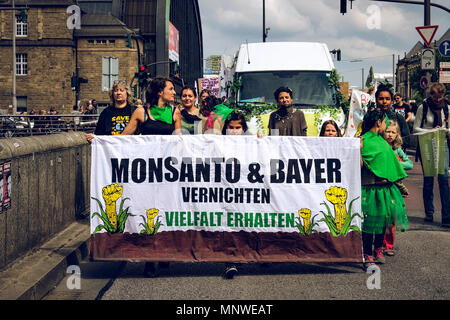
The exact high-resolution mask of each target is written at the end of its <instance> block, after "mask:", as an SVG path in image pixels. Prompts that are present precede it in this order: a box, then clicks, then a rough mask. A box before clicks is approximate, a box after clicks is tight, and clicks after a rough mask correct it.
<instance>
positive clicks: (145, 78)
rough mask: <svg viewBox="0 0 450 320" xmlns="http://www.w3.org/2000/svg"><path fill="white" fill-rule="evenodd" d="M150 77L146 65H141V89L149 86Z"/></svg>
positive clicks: (139, 78) (139, 73)
mask: <svg viewBox="0 0 450 320" xmlns="http://www.w3.org/2000/svg"><path fill="white" fill-rule="evenodd" d="M148 76H149V74H148V70H147V67H146V66H145V65H141V66H140V67H139V71H138V73H137V78H138V83H139V87H141V88H145V87H146V86H147V84H148Z"/></svg>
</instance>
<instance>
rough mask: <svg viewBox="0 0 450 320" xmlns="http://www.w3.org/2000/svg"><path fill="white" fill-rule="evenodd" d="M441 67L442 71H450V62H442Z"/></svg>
mask: <svg viewBox="0 0 450 320" xmlns="http://www.w3.org/2000/svg"><path fill="white" fill-rule="evenodd" d="M439 67H440V68H441V69H450V62H441V63H440V65H439Z"/></svg>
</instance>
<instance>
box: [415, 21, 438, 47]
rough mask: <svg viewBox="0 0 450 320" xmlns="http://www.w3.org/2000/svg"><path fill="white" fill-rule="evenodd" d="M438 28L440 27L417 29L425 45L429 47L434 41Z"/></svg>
mask: <svg viewBox="0 0 450 320" xmlns="http://www.w3.org/2000/svg"><path fill="white" fill-rule="evenodd" d="M438 28H439V26H423V27H416V30H417V32H418V33H419V34H420V36H421V37H422V39H423V41H424V42H425V45H426V46H427V47H429V46H430V44H431V41H433V38H434V35H435V34H436V31H437V29H438Z"/></svg>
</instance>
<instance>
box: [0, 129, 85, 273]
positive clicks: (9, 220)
mask: <svg viewBox="0 0 450 320" xmlns="http://www.w3.org/2000/svg"><path fill="white" fill-rule="evenodd" d="M90 160H91V148H90V145H88V144H87V142H86V139H85V137H84V133H82V132H69V133H62V134H55V135H48V136H39V137H26V138H12V139H1V140H0V164H4V163H10V164H11V182H10V187H9V189H10V190H9V192H10V198H11V202H10V204H11V206H10V208H9V209H6V210H5V209H3V210H2V212H0V270H1V269H3V268H5V267H6V266H7V265H9V264H10V263H12V262H14V261H15V260H16V259H18V258H20V257H21V256H23V255H25V254H26V253H27V252H29V250H32V249H33V248H35V247H37V246H39V245H41V244H42V243H44V242H45V241H47V240H49V239H50V238H51V237H52V236H54V235H55V234H57V233H58V232H59V231H61V230H63V229H64V228H66V227H67V226H68V225H69V224H70V223H72V222H74V221H75V220H76V219H77V217H79V216H80V215H81V214H83V213H85V212H87V211H88V208H89V201H90V200H89V196H90Z"/></svg>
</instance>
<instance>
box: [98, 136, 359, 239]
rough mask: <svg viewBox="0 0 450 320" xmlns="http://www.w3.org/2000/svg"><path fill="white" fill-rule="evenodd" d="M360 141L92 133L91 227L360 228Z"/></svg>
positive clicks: (147, 230) (143, 230)
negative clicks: (101, 134) (93, 134)
mask: <svg viewBox="0 0 450 320" xmlns="http://www.w3.org/2000/svg"><path fill="white" fill-rule="evenodd" d="M359 145H360V142H359V139H356V138H324V137H263V138H256V137H255V136H218V135H196V136H116V137H111V136H96V137H95V138H94V140H93V143H92V167H91V168H92V172H91V197H92V198H91V217H92V219H91V233H92V234H95V233H102V232H109V233H138V234H156V233H157V232H162V231H186V230H197V231H201V230H202V231H203V230H205V231H224V232H238V231H246V232H289V233H292V232H296V233H300V234H302V235H309V234H311V233H323V232H329V233H331V234H332V235H333V236H338V235H346V234H347V233H348V232H350V231H352V230H356V231H360V229H361V216H360V213H361V201H360V196H361V184H360V181H361V180H360V152H359Z"/></svg>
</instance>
